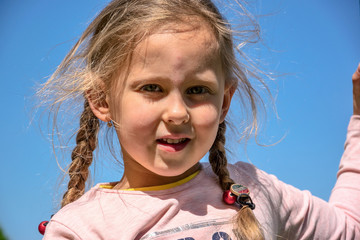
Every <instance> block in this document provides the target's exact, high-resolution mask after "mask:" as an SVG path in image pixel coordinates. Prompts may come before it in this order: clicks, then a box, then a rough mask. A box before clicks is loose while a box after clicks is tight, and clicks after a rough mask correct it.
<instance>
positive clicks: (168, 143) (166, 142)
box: [156, 138, 190, 152]
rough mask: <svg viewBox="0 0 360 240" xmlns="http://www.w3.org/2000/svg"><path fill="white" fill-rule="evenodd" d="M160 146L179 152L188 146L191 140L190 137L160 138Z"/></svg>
mask: <svg viewBox="0 0 360 240" xmlns="http://www.w3.org/2000/svg"><path fill="white" fill-rule="evenodd" d="M156 142H157V143H158V145H159V147H160V148H161V149H162V150H164V151H166V152H178V151H181V150H182V149H184V148H185V147H186V145H187V144H188V143H189V142H190V139H189V138H178V139H172V138H160V139H158V140H156Z"/></svg>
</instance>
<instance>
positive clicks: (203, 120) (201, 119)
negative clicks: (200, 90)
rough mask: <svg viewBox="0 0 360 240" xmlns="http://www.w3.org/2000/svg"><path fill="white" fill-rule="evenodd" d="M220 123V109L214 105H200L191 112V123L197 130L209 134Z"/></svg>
mask: <svg viewBox="0 0 360 240" xmlns="http://www.w3.org/2000/svg"><path fill="white" fill-rule="evenodd" d="M219 123H220V110H219V109H218V108H217V107H216V106H215V105H206V106H201V107H199V108H198V109H197V111H196V112H194V113H193V114H192V124H193V125H194V126H195V127H196V128H197V130H198V131H205V132H207V133H209V134H211V133H212V132H213V131H216V130H217V128H218V126H219Z"/></svg>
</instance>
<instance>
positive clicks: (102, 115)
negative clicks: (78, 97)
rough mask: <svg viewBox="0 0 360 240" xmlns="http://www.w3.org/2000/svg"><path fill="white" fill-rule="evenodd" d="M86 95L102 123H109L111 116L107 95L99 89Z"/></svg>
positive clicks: (92, 90)
mask: <svg viewBox="0 0 360 240" xmlns="http://www.w3.org/2000/svg"><path fill="white" fill-rule="evenodd" d="M85 94H86V95H85V96H86V98H87V100H88V102H89V106H90V108H91V111H92V112H93V113H94V115H95V116H96V117H97V118H98V119H100V120H101V121H104V122H109V121H110V120H111V115H110V108H109V104H108V100H109V99H108V97H107V95H106V94H105V93H104V92H103V91H102V90H99V89H90V90H88V91H86V93H85Z"/></svg>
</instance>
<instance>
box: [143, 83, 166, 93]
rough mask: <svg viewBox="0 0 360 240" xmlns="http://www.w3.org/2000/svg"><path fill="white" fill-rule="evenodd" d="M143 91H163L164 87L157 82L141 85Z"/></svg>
mask: <svg viewBox="0 0 360 240" xmlns="http://www.w3.org/2000/svg"><path fill="white" fill-rule="evenodd" d="M141 91H145V92H162V89H161V88H160V86H159V85H156V84H147V85H145V86H143V87H141Z"/></svg>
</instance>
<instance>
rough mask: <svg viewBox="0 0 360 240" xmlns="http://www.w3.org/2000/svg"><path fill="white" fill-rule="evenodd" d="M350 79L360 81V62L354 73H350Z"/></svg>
mask: <svg viewBox="0 0 360 240" xmlns="http://www.w3.org/2000/svg"><path fill="white" fill-rule="evenodd" d="M352 80H353V81H360V63H359V65H358V67H357V69H356V71H355V72H354V74H353V75H352Z"/></svg>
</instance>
